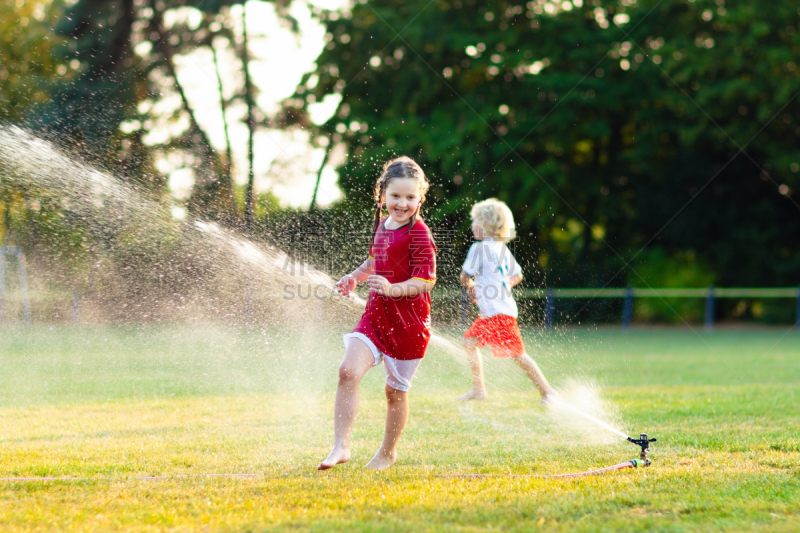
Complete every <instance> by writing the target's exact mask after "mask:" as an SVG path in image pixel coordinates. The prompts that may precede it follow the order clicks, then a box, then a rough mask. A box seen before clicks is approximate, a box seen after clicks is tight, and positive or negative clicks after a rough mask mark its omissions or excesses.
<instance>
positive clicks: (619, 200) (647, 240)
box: [288, 0, 800, 287]
mask: <svg viewBox="0 0 800 533" xmlns="http://www.w3.org/2000/svg"><path fill="white" fill-rule="evenodd" d="M323 18H324V19H325V23H326V26H327V30H328V39H329V42H328V44H327V47H326V49H325V51H324V52H323V54H322V55H321V57H320V58H319V60H318V68H317V70H316V72H314V73H313V74H312V75H310V76H308V79H307V82H306V86H304V87H301V88H300V90H299V91H298V93H297V94H296V95H295V98H294V99H293V101H291V102H289V103H288V104H289V105H290V106H294V107H296V108H300V109H303V108H307V106H308V104H309V103H310V102H317V101H320V100H321V99H323V98H324V97H325V96H326V95H330V94H341V97H342V100H341V104H340V105H339V108H338V110H337V113H336V115H335V116H334V117H333V118H332V119H331V120H329V121H328V122H327V123H326V124H325V125H324V126H323V128H322V130H323V131H322V132H321V134H332V135H334V140H335V142H340V143H345V144H346V146H347V152H348V154H349V157H348V160H347V162H346V164H345V165H344V166H343V167H342V168H341V169H340V170H341V177H340V185H341V186H342V188H343V189H344V190H345V191H346V193H347V194H348V195H350V196H353V197H358V198H363V199H364V201H365V202H366V201H368V199H369V195H370V194H371V188H372V184H373V183H374V179H375V177H376V174H377V172H378V170H379V168H380V167H379V165H380V164H381V163H382V162H383V161H384V160H385V159H387V158H389V157H392V156H393V155H395V154H407V155H410V156H412V157H415V158H417V159H418V160H420V162H421V163H422V164H423V167H424V168H425V169H426V171H427V172H428V173H429V174H430V176H431V177H432V181H433V184H434V186H433V189H432V191H431V193H430V196H431V197H432V204H433V205H434V209H433V210H432V211H431V210H430V208H429V215H428V216H429V218H432V219H434V221H439V223H444V222H443V221H446V220H451V221H452V220H463V216H464V215H463V213H465V212H467V211H468V207H469V205H470V204H471V203H472V202H473V201H475V200H477V199H480V198H484V197H487V196H496V197H498V198H500V199H502V200H504V201H506V202H507V203H508V204H509V205H510V207H511V208H512V210H513V211H514V213H515V215H516V217H517V223H518V233H519V235H520V236H521V240H520V242H519V243H518V248H519V250H520V251H521V252H520V253H522V255H523V258H526V257H527V258H530V257H537V256H538V263H539V264H540V265H541V266H542V267H544V270H545V272H546V273H547V279H546V280H545V279H544V278H542V277H536V276H529V283H534V284H537V283H546V284H548V285H551V286H565V285H567V286H568V285H579V286H586V285H589V286H603V285H605V284H610V285H611V286H619V285H624V284H626V283H630V284H632V285H635V286H643V287H647V286H663V285H664V284H666V283H669V279H666V278H665V279H660V278H661V277H662V276H658V275H656V273H655V272H654V271H653V269H649V270H648V271H647V272H645V271H644V270H643V271H642V272H640V271H639V270H640V268H642V266H643V265H645V266H646V265H647V264H648V262H649V260H650V259H649V258H650V257H651V254H656V255H658V254H666V257H672V258H675V259H674V264H676V265H680V264H685V265H686V270H687V272H689V273H690V272H698V274H697V276H696V277H697V279H696V280H694V281H693V280H692V279H686V278H687V276H673V278H675V279H680V280H681V283H693V282H697V283H703V282H707V280H708V279H709V278H710V279H712V280H713V281H714V282H715V283H717V284H718V285H721V286H764V285H795V284H797V283H798V278H797V272H798V267H800V249H798V248H797V247H796V246H793V245H792V243H793V242H795V241H796V240H797V239H798V238H800V205H799V204H798V200H797V198H798V197H797V195H796V192H797V190H798V187H800V180H798V174H797V172H798V163H800V149H798V140H800V102H798V99H797V98H796V96H797V92H796V91H798V89H800V76H799V74H800V71H798V67H797V65H796V63H795V61H797V58H798V57H800V25H799V24H798V23H799V22H800V12H799V10H798V6H797V4H796V3H795V2H790V1H788V0H779V1H777V2H774V3H772V4H770V6H769V9H766V8H765V7H764V5H763V4H761V3H759V2H756V1H754V0H745V1H742V2H736V3H735V4H733V3H732V4H731V5H726V3H725V1H724V0H716V1H713V2H712V1H707V0H695V1H691V0H661V1H657V0H639V1H636V0H619V1H614V2H610V1H606V0H593V1H592V2H588V1H587V3H583V2H581V0H573V2H563V3H562V2H549V1H545V0H533V1H531V2H527V3H524V2H514V1H494V2H479V1H477V0H453V1H444V2H433V3H430V2H427V0H420V1H402V2H401V1H397V0H380V1H370V2H367V3H359V4H356V5H355V6H354V8H353V9H352V12H351V13H349V14H348V15H347V16H340V15H339V14H338V13H328V14H327V15H326V16H324V17H323ZM309 94H311V97H310V98H309V97H308V95H309ZM462 228H463V226H462ZM632 259H633V262H632V263H631V264H630V265H628V266H627V267H626V263H627V262H628V261H630V260H632ZM701 267H702V268H701ZM645 270H647V269H645ZM529 273H532V269H529ZM689 278H691V276H689Z"/></svg>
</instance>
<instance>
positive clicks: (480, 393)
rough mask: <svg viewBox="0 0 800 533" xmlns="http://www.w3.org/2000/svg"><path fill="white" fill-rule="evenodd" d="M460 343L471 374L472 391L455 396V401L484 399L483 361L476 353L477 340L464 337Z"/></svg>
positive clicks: (478, 353)
mask: <svg viewBox="0 0 800 533" xmlns="http://www.w3.org/2000/svg"><path fill="white" fill-rule="evenodd" d="M461 343H462V344H463V345H464V350H465V351H466V352H467V361H469V370H470V373H471V374H472V389H471V390H470V391H469V392H468V393H466V394H462V395H461V396H457V397H456V400H460V401H462V402H466V401H468V400H483V399H484V398H486V385H485V384H484V382H483V361H482V360H481V353H480V352H479V351H478V338H477V337H464V338H463V339H462V340H461Z"/></svg>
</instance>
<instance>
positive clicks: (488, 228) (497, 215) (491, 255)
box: [457, 198, 555, 405]
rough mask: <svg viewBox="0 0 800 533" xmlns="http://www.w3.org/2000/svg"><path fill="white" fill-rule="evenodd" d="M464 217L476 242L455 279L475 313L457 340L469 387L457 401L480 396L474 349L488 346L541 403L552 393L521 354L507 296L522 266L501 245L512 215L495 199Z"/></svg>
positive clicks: (513, 309)
mask: <svg viewBox="0 0 800 533" xmlns="http://www.w3.org/2000/svg"><path fill="white" fill-rule="evenodd" d="M470 216H471V218H472V232H473V235H474V236H475V240H476V241H478V242H476V243H474V244H473V245H472V247H470V249H469V252H468V253H467V260H466V261H465V262H464V266H463V268H462V272H461V283H462V284H463V285H464V287H466V288H467V291H468V292H469V295H470V296H471V297H472V299H473V300H475V301H476V302H477V304H478V307H479V308H480V316H478V318H476V319H475V322H474V323H473V324H472V326H471V327H470V328H469V329H468V330H467V331H466V333H464V339H463V341H462V342H463V344H464V349H465V350H466V351H467V359H468V360H469V366H470V370H471V371H472V389H471V390H470V391H469V392H467V393H466V394H463V395H461V396H459V397H458V398H457V399H458V400H461V401H467V400H483V399H484V398H486V385H485V384H484V382H483V365H482V363H481V354H480V352H478V347H482V346H487V345H488V346H491V348H492V354H493V355H494V356H495V357H512V358H513V359H514V362H516V363H517V364H518V365H519V366H520V368H522V370H523V371H524V372H525V373H526V374H527V375H528V377H529V378H530V379H531V381H533V383H534V385H536V388H537V389H539V392H540V393H541V395H542V399H541V403H542V405H547V404H548V401H549V399H550V398H551V396H552V395H554V394H555V391H554V390H553V388H552V387H551V386H550V384H549V383H548V382H547V380H546V379H545V377H544V376H543V375H542V372H541V370H539V367H538V366H537V365H536V363H535V362H534V360H533V359H531V358H530V356H529V355H528V354H527V353H525V345H524V344H523V343H522V336H521V335H520V331H519V326H518V325H517V303H516V302H515V301H514V297H513V295H512V294H511V287H513V286H514V285H516V284H518V283H519V282H521V281H522V269H521V268H520V266H519V264H518V263H517V261H516V259H514V256H513V255H512V254H511V251H510V250H509V249H508V247H507V246H506V245H505V243H506V242H508V241H510V240H511V239H513V238H514V236H515V230H514V216H513V215H512V214H511V210H510V209H509V208H508V206H507V205H506V204H504V203H503V202H501V201H499V200H497V199H495V198H490V199H489V200H484V201H483V202H479V203H477V204H475V205H474V206H472V211H471V212H470ZM473 278H474V279H473Z"/></svg>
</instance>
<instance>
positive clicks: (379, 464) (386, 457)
mask: <svg viewBox="0 0 800 533" xmlns="http://www.w3.org/2000/svg"><path fill="white" fill-rule="evenodd" d="M396 460H397V452H391V453H385V452H384V451H383V448H381V449H380V450H378V453H376V454H375V457H373V458H372V459H371V460H370V462H368V463H367V464H366V466H365V467H366V468H371V469H373V470H386V469H387V468H389V467H390V466H392V465H393V464H394V462H395V461H396Z"/></svg>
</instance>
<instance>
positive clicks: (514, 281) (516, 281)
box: [508, 274, 522, 287]
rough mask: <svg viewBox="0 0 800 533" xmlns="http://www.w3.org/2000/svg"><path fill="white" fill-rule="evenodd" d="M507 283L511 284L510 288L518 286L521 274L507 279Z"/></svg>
mask: <svg viewBox="0 0 800 533" xmlns="http://www.w3.org/2000/svg"><path fill="white" fill-rule="evenodd" d="M508 282H509V283H510V284H511V286H512V287H515V286H517V285H519V284H520V283H521V282H522V274H517V275H516V276H511V277H510V278H508Z"/></svg>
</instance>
